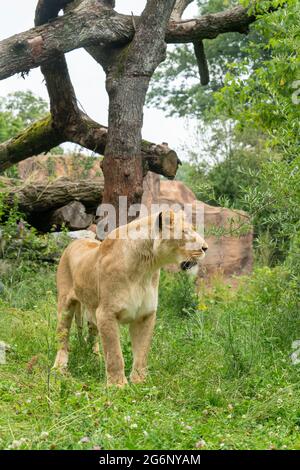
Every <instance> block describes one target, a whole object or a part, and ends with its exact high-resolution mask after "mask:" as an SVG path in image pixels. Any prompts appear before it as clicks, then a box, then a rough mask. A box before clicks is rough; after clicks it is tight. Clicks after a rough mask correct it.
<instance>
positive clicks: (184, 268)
mask: <svg viewBox="0 0 300 470" xmlns="http://www.w3.org/2000/svg"><path fill="white" fill-rule="evenodd" d="M197 264H198V263H197V261H196V260H187V261H183V262H182V263H181V264H180V268H181V269H182V271H188V270H189V269H192V268H193V267H194V266H196V265H197Z"/></svg>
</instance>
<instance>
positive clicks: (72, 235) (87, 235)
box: [51, 230, 96, 240]
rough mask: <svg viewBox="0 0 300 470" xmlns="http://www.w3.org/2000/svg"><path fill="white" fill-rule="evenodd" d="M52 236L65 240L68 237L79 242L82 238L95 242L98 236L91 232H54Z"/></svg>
mask: <svg viewBox="0 0 300 470" xmlns="http://www.w3.org/2000/svg"><path fill="white" fill-rule="evenodd" d="M51 235H52V236H53V237H55V238H58V239H59V238H64V237H65V236H66V235H67V236H68V237H70V238H72V240H79V239H81V238H87V239H90V240H95V238H96V234H95V233H94V232H92V231H91V230H76V231H75V232H52V233H51Z"/></svg>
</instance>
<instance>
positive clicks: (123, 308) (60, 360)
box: [54, 211, 207, 386]
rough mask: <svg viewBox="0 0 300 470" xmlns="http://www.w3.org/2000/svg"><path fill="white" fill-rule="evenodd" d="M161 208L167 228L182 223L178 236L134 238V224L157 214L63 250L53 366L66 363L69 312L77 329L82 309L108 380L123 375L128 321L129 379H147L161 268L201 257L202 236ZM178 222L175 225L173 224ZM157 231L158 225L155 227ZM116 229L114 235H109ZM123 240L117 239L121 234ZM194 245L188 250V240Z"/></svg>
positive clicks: (123, 379)
mask: <svg viewBox="0 0 300 470" xmlns="http://www.w3.org/2000/svg"><path fill="white" fill-rule="evenodd" d="M167 212H168V213H165V212H164V213H162V214H161V215H160V217H161V218H160V221H162V223H163V224H164V226H168V224H169V228H170V230H171V233H173V232H174V229H175V226H178V224H179V223H182V221H183V223H182V232H181V239H179V240H175V239H171V240H164V239H163V238H162V236H161V231H160V232H159V238H158V239H153V236H151V234H149V235H148V236H147V238H146V239H143V240H141V239H138V240H132V239H130V238H129V237H128V233H129V232H130V231H131V230H132V229H136V228H137V227H139V228H148V227H150V226H151V224H153V223H154V222H155V221H156V222H157V220H158V215H154V216H150V217H145V218H143V219H139V220H137V221H134V222H132V223H131V224H128V225H127V226H123V227H119V228H118V229H117V230H116V231H114V232H112V233H111V234H110V235H109V237H108V238H107V239H106V240H104V241H103V242H102V243H100V242H97V241H93V242H91V241H88V240H76V241H74V242H73V243H71V244H70V245H69V246H68V247H67V249H66V250H65V251H64V253H63V255H62V257H61V260H60V263H59V266H58V271H57V286H58V329H57V330H58V338H59V350H58V352H57V356H56V360H55V364H54V367H56V368H60V369H62V368H65V367H66V366H67V362H68V336H69V331H70V327H71V322H72V319H73V316H74V315H75V320H76V323H77V326H78V327H79V331H81V328H82V311H83V309H85V310H86V314H87V319H88V324H89V332H90V337H91V340H92V343H93V344H94V347H95V348H96V349H97V333H98V332H99V335H100V338H101V342H102V348H103V352H104V359H105V364H106V373H107V383H108V384H109V385H110V384H115V385H118V386H123V385H124V384H126V383H127V379H126V377H125V374H124V360H123V356H122V351H121V346H120V338H119V323H129V330H130V337H131V343H132V350H133V366H132V372H131V376H130V378H131V381H132V382H135V383H137V382H141V381H143V380H144V379H145V376H146V370H147V355H148V351H149V348H150V343H151V338H152V333H153V329H154V325H155V317H156V309H157V302H158V284H159V274H160V268H161V267H162V266H164V265H166V264H169V263H180V262H182V261H185V260H186V259H187V258H190V259H197V260H199V259H200V258H203V257H204V250H205V249H206V248H207V245H206V243H205V241H204V240H203V239H202V238H201V237H200V236H199V235H198V233H197V232H195V231H194V230H193V228H192V227H191V226H190V225H189V224H187V223H186V222H185V221H184V216H183V213H182V212H181V211H180V212H179V213H173V212H172V211H167ZM176 224H177V225H176ZM157 230H158V229H157ZM116 234H118V237H119V238H118V239H113V237H114V236H115V235H116ZM124 236H125V237H126V239H120V238H122V237H124ZM189 242H194V243H195V244H196V245H195V246H194V247H193V249H192V250H191V249H189V247H188V245H187V243H189Z"/></svg>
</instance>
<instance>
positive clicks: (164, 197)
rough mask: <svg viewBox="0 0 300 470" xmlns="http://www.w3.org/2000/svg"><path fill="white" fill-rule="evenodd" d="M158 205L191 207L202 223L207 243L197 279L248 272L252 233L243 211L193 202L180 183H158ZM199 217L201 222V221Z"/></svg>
mask: <svg viewBox="0 0 300 470" xmlns="http://www.w3.org/2000/svg"><path fill="white" fill-rule="evenodd" d="M159 201H160V203H168V205H173V204H179V205H180V206H181V207H183V206H184V205H186V204H190V205H192V213H193V219H194V222H195V218H196V213H198V214H200V217H198V219H199V220H202V221H203V234H204V237H205V240H206V241H207V243H208V246H209V249H208V251H207V254H206V257H205V259H204V261H203V262H202V263H201V268H200V271H199V275H200V276H205V275H212V274H215V273H220V274H224V275H232V274H244V273H247V272H250V271H251V269H252V263H253V248H252V243H253V231H252V227H251V226H250V225H249V220H248V216H247V214H246V213H245V212H243V211H233V210H231V209H227V208H223V207H213V206H210V205H208V204H204V203H203V202H199V201H197V198H196V196H195V194H194V193H193V192H192V191H191V190H190V189H189V188H187V187H186V186H185V185H184V184H183V183H182V182H180V181H161V183H160V197H159ZM201 214H203V218H201Z"/></svg>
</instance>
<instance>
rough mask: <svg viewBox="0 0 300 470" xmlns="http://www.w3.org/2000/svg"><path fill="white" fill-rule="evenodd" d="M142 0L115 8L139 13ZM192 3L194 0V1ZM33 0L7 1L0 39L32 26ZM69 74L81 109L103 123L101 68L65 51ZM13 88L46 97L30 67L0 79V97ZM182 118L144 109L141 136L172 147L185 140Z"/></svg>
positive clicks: (104, 104)
mask: <svg viewBox="0 0 300 470" xmlns="http://www.w3.org/2000/svg"><path fill="white" fill-rule="evenodd" d="M145 3H146V2H145V1H144V0H126V1H125V0H117V1H116V10H117V11H119V12H120V13H129V14H130V13H131V12H133V13H134V14H139V13H140V12H141V11H142V9H143V7H144V6H145ZM195 3H196V2H195ZM195 3H194V4H193V3H192V4H191V5H190V6H189V8H188V9H187V10H186V13H185V17H192V16H194V15H195V14H196V13H197V7H196V5H195ZM36 4H37V0H10V1H9V2H5V8H3V9H2V10H1V16H0V40H2V39H5V38H7V37H9V36H12V35H13V34H16V33H19V32H22V31H25V30H27V29H29V28H31V27H32V26H33V18H34V11H35V7H36ZM66 57H67V61H68V65H69V71H70V75H71V78H72V81H73V85H74V87H75V91H76V94H77V98H78V100H79V102H80V104H81V105H82V107H83V109H84V110H85V111H86V112H87V114H89V115H90V117H91V118H93V119H95V120H96V121H98V122H99V123H101V124H104V125H106V124H107V113H108V98H107V94H106V91H105V76H104V72H103V70H102V69H101V67H100V66H99V65H98V64H97V63H96V62H95V61H94V60H93V59H92V58H91V57H90V56H89V55H88V54H87V53H86V52H85V51H84V50H77V51H74V52H71V53H69V54H67V56H66ZM17 90H32V91H33V92H34V93H35V94H37V95H39V96H41V97H43V98H44V99H47V100H48V95H47V90H46V87H45V85H44V83H43V77H42V74H41V72H40V70H39V69H34V70H32V71H31V72H30V74H29V76H27V77H26V78H25V79H23V78H21V77H19V76H13V77H10V78H8V79H6V80H2V81H0V96H5V95H6V94H8V93H11V92H14V91H17ZM186 127H187V122H186V120H185V119H179V118H169V117H166V116H165V115H164V113H163V112H162V111H159V110H156V109H152V108H151V109H147V108H145V112H144V128H143V138H144V139H148V140H151V141H153V142H155V143H161V142H168V143H169V145H170V147H172V148H174V149H175V150H176V149H177V150H178V149H179V148H181V147H182V146H183V145H184V142H185V140H187V141H188V140H189V131H188V130H187V128H186Z"/></svg>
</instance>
